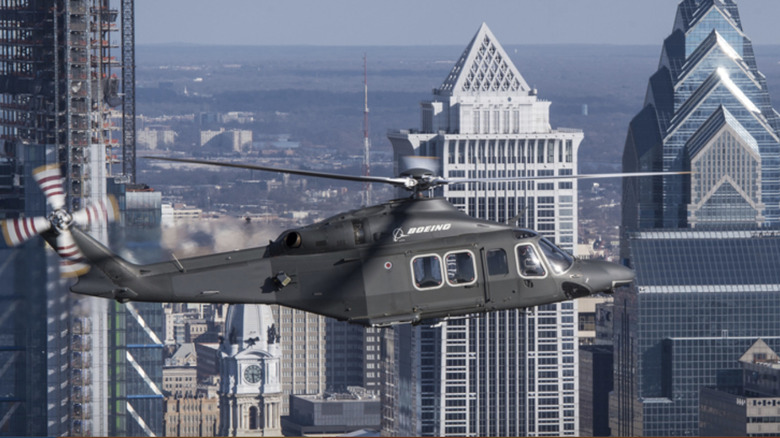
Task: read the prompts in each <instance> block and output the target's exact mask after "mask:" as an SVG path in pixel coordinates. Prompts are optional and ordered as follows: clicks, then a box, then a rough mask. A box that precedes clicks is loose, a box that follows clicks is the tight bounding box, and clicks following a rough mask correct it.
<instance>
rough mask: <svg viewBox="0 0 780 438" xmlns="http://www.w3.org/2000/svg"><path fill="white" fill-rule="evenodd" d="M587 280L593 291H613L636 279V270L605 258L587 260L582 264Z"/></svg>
mask: <svg viewBox="0 0 780 438" xmlns="http://www.w3.org/2000/svg"><path fill="white" fill-rule="evenodd" d="M582 273H583V276H584V279H585V282H586V283H587V284H588V285H589V286H590V288H591V290H592V291H593V293H600V292H612V291H613V290H614V289H615V288H617V287H620V286H628V285H629V284H631V283H632V282H633V281H634V276H635V275H634V271H633V270H632V269H629V268H627V267H625V266H623V265H619V264H617V263H611V262H605V261H603V260H585V261H584V263H583V266H582Z"/></svg>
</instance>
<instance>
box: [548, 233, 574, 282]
mask: <svg viewBox="0 0 780 438" xmlns="http://www.w3.org/2000/svg"><path fill="white" fill-rule="evenodd" d="M539 246H540V247H541V248H542V252H543V253H544V255H545V257H547V261H548V262H550V267H551V268H552V270H553V271H554V272H555V273H556V274H561V273H563V272H566V270H567V269H569V268H570V267H571V265H572V264H573V263H574V258H573V257H572V256H570V255H569V254H568V253H566V252H565V251H564V250H562V249H560V248H558V247H557V246H555V245H554V244H553V243H552V242H550V241H549V240H547V239H545V238H541V239H540V240H539Z"/></svg>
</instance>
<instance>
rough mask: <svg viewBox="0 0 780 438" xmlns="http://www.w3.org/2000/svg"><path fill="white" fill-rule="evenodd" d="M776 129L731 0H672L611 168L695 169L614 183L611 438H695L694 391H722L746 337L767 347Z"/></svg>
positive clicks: (778, 203) (779, 240)
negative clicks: (670, 21) (667, 26)
mask: <svg viewBox="0 0 780 438" xmlns="http://www.w3.org/2000/svg"><path fill="white" fill-rule="evenodd" d="M779 133H780V117H778V113H777V112H776V111H775V110H774V109H773V108H772V107H771V103H770V100H769V95H768V93H767V88H766V81H765V79H764V76H763V75H762V74H761V73H760V72H759V71H758V68H757V66H756V62H755V57H754V55H753V47H752V43H751V41H750V39H749V38H748V37H747V36H746V35H745V33H744V31H743V29H742V25H741V21H740V18H739V11H738V10H737V6H736V4H735V3H734V1H732V0H684V1H682V2H681V3H680V4H679V6H678V10H677V17H676V19H675V22H674V28H673V31H672V34H671V35H670V36H669V37H668V38H667V39H666V40H665V41H664V45H663V49H662V55H661V61H660V63H659V68H658V71H657V72H656V73H655V74H653V75H652V76H651V78H650V80H649V84H648V90H647V95H646V100H645V106H644V108H643V109H642V110H641V111H640V112H639V114H638V115H637V116H636V117H635V118H634V119H633V120H632V121H631V124H630V126H629V131H628V136H627V139H626V145H625V150H624V154H623V170H624V171H638V170H664V171H670V170H692V171H693V172H694V173H692V174H691V175H684V176H666V177H652V178H632V179H627V180H626V181H625V182H624V185H623V221H622V236H621V254H622V256H623V257H624V260H625V262H626V263H627V264H629V265H630V266H631V267H632V268H634V269H635V270H636V280H635V282H634V284H633V286H632V287H630V288H622V289H621V290H619V291H618V292H617V293H616V294H615V310H614V337H613V341H614V364H615V370H614V388H615V389H614V391H613V393H612V395H611V399H610V420H611V428H612V434H613V435H617V436H636V435H649V436H685V435H696V434H698V430H699V418H698V415H699V393H700V390H701V389H702V388H704V387H714V386H733V385H730V383H733V382H731V381H732V380H733V379H738V378H739V377H740V374H739V370H738V368H737V364H736V362H735V361H734V357H739V356H740V355H741V354H742V352H744V351H746V350H747V349H748V348H749V347H750V346H751V345H752V344H753V342H755V341H756V339H757V338H759V337H761V338H763V339H764V340H765V341H766V342H767V344H768V345H770V346H771V347H772V348H774V349H776V348H777V347H778V346H780V319H778V318H777V315H778V314H780V275H778V270H777V268H776V260H777V257H778V256H780V233H779V232H778V231H777V230H778V225H780V210H779V209H780V190H779V189H780V185H779V184H778V182H779V181H780V160H779V158H780V156H779V155H778V153H779V152H780V135H778V134H779Z"/></svg>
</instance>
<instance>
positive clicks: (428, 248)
mask: <svg viewBox="0 0 780 438" xmlns="http://www.w3.org/2000/svg"><path fill="white" fill-rule="evenodd" d="M148 158H153V159H157V160H165V161H171V162H178V163H191V164H205V165H212V166H222V167H233V168H241V169H250V170H261V171H272V172H281V173H287V174H293V175H301V176H309V177H320V178H331V179H339V180H348V181H360V182H370V183H383V184H391V185H393V186H396V187H401V188H403V189H406V190H408V191H410V192H411V196H409V197H406V198H401V199H395V200H391V201H388V202H384V203H381V204H377V205H373V206H368V207H364V208H359V209H355V210H352V211H347V212H343V213H340V214H337V215H335V216H333V217H330V218H328V219H325V220H322V221H319V222H316V223H314V224H311V225H307V226H303V227H300V228H294V229H289V230H286V231H284V232H282V233H281V234H280V235H279V236H278V237H277V238H276V239H275V240H273V241H269V243H268V245H266V246H261V247H255V248H249V249H242V250H235V251H230V252H223V253H216V254H211V255H205V256H198V257H192V258H183V259H178V258H176V257H175V256H174V257H173V260H171V261H165V262H159V263H153V264H144V265H139V264H134V263H131V262H129V261H127V260H125V259H123V258H121V257H119V256H118V255H116V254H114V253H113V252H111V250H109V249H108V248H107V247H106V246H104V245H103V244H101V243H100V242H98V241H97V240H95V239H94V238H92V237H91V236H90V235H89V234H87V233H86V232H84V231H82V230H81V229H80V228H79V227H86V226H89V225H90V224H92V223H95V222H96V221H106V220H107V221H111V220H114V219H116V218H117V217H118V214H119V213H118V210H117V204H116V201H115V200H113V199H111V198H108V199H105V200H100V201H99V202H97V203H95V204H93V205H91V206H89V207H87V208H85V209H83V210H80V211H76V212H74V213H73V214H70V213H68V212H67V211H66V210H65V208H64V207H65V197H64V196H65V195H64V191H63V190H62V184H63V182H62V178H61V176H60V173H59V168H58V166H57V165H49V166H44V167H41V168H38V169H36V170H34V171H33V177H34V179H35V180H36V181H37V182H38V184H39V186H40V187H41V189H42V191H43V193H44V194H45V196H46V198H47V202H48V204H49V205H50V207H51V208H52V210H53V212H52V213H51V214H50V215H49V216H48V217H35V218H18V219H9V220H6V221H3V223H2V229H3V235H4V237H5V240H6V242H7V243H8V244H9V246H14V245H18V244H20V243H22V242H24V241H26V240H27V239H29V238H32V237H34V236H35V235H36V234H40V235H41V236H42V237H43V238H44V239H45V240H46V241H47V242H48V243H49V244H50V245H51V246H52V247H53V248H54V249H55V250H56V251H57V253H58V254H59V255H60V256H61V257H62V258H63V259H64V261H65V264H64V265H63V266H64V268H63V269H62V272H63V273H64V274H65V275H70V276H74V277H77V278H78V280H77V282H76V283H75V284H74V285H72V286H71V288H70V289H71V291H72V292H75V293H78V294H84V295H91V296H96V297H103V298H110V299H114V300H117V301H119V302H121V303H125V302H128V301H146V302H188V303H189V302H198V303H228V304H230V303H254V304H280V305H283V306H287V307H291V308H294V309H300V310H305V311H308V312H313V313H316V314H320V315H324V316H328V317H332V318H335V319H337V320H342V321H349V322H351V323H355V324H359V325H364V326H388V325H393V324H399V323H412V324H418V323H420V322H422V321H425V320H430V319H434V318H447V317H454V316H461V315H469V314H475V313H483V312H489V311H494V310H502V309H523V308H530V307H533V306H538V305H542V304H549V303H555V302H559V301H565V300H570V299H574V298H579V297H584V296H588V295H594V294H601V293H611V292H612V291H613V290H614V289H615V288H617V287H620V286H624V285H628V284H630V283H631V282H632V281H633V279H634V272H633V271H632V270H631V269H629V268H627V267H624V266H622V265H619V264H616V263H610V262H606V261H601V260H581V259H577V258H575V257H572V256H571V255H570V254H568V253H567V252H565V251H564V250H562V249H560V248H559V247H557V246H556V245H555V244H554V243H553V242H551V241H550V240H548V239H547V238H546V237H544V236H542V235H540V234H539V233H537V232H535V231H533V230H527V229H520V228H517V227H514V226H511V225H507V224H502V223H497V222H490V221H486V220H482V219H476V218H473V217H471V216H469V215H467V214H465V213H463V212H461V211H460V210H458V209H457V208H455V207H454V206H453V205H452V204H450V203H449V202H448V201H447V200H445V199H443V198H436V197H426V196H424V194H425V193H426V192H427V191H429V190H431V189H434V188H436V187H440V186H443V185H446V184H462V183H466V182H484V181H487V180H486V179H484V178H481V179H473V178H472V179H468V178H443V177H439V176H436V175H434V173H433V172H432V171H431V170H430V169H428V168H425V167H424V166H417V167H415V166H410V167H409V168H408V169H407V170H405V171H403V172H401V173H400V175H399V176H397V177H381V176H351V175H341V174H336V173H327V172H319V171H310V170H300V169H278V168H271V167H265V166H258V165H250V164H238V163H229V162H220V161H208V160H196V159H186V158H163V157H148ZM678 173H687V172H678ZM668 174H670V172H642V173H632V174H597V175H576V176H574V177H575V178H595V177H626V176H658V175H668ZM545 178H546V177H533V178H532V177H528V178H492V179H489V181H491V182H492V181H517V180H522V179H535V180H538V179H545ZM554 178H556V179H560V178H561V177H554ZM565 178H572V177H571V176H567V177H565ZM550 179H552V178H550ZM74 225H76V226H74ZM91 267H95V268H97V269H90V268H91Z"/></svg>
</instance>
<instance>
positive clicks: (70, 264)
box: [0, 165, 119, 277]
mask: <svg viewBox="0 0 780 438" xmlns="http://www.w3.org/2000/svg"><path fill="white" fill-rule="evenodd" d="M33 178H34V179H35V181H36V182H37V183H38V186H39V187H40V188H41V191H42V192H43V194H44V195H45V196H46V202H47V203H48V204H49V206H50V207H51V208H52V210H53V211H52V213H51V214H50V215H49V216H48V217H43V216H40V217H32V218H16V219H7V220H4V221H2V223H0V227H1V228H2V230H3V238H4V239H5V242H6V244H8V246H18V245H21V244H22V243H24V242H26V241H27V240H29V239H31V238H33V237H35V236H36V235H41V234H45V236H44V237H46V241H47V242H49V244H50V245H51V246H52V247H54V250H55V251H56V252H57V254H58V255H59V256H60V257H62V262H61V264H60V273H61V274H62V276H63V277H77V276H80V275H83V274H86V273H87V271H89V268H90V265H89V264H88V263H87V261H86V259H85V258H84V255H83V254H82V253H81V250H79V247H78V246H77V245H76V242H75V241H74V240H73V235H72V234H71V232H70V227H71V226H72V225H73V224H75V225H78V226H79V227H85V226H90V225H93V224H99V223H106V222H113V221H114V220H116V219H117V217H118V216H119V208H118V205H117V202H116V199H115V198H114V197H113V196H108V197H106V198H104V199H100V200H99V201H97V202H95V203H93V204H91V205H89V206H87V207H86V208H84V209H82V210H79V211H76V212H74V213H73V214H72V215H71V214H70V213H68V212H67V210H65V191H64V190H63V187H64V183H63V179H62V175H61V173H60V169H59V166H57V165H47V166H42V167H39V168H37V169H35V170H33Z"/></svg>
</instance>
